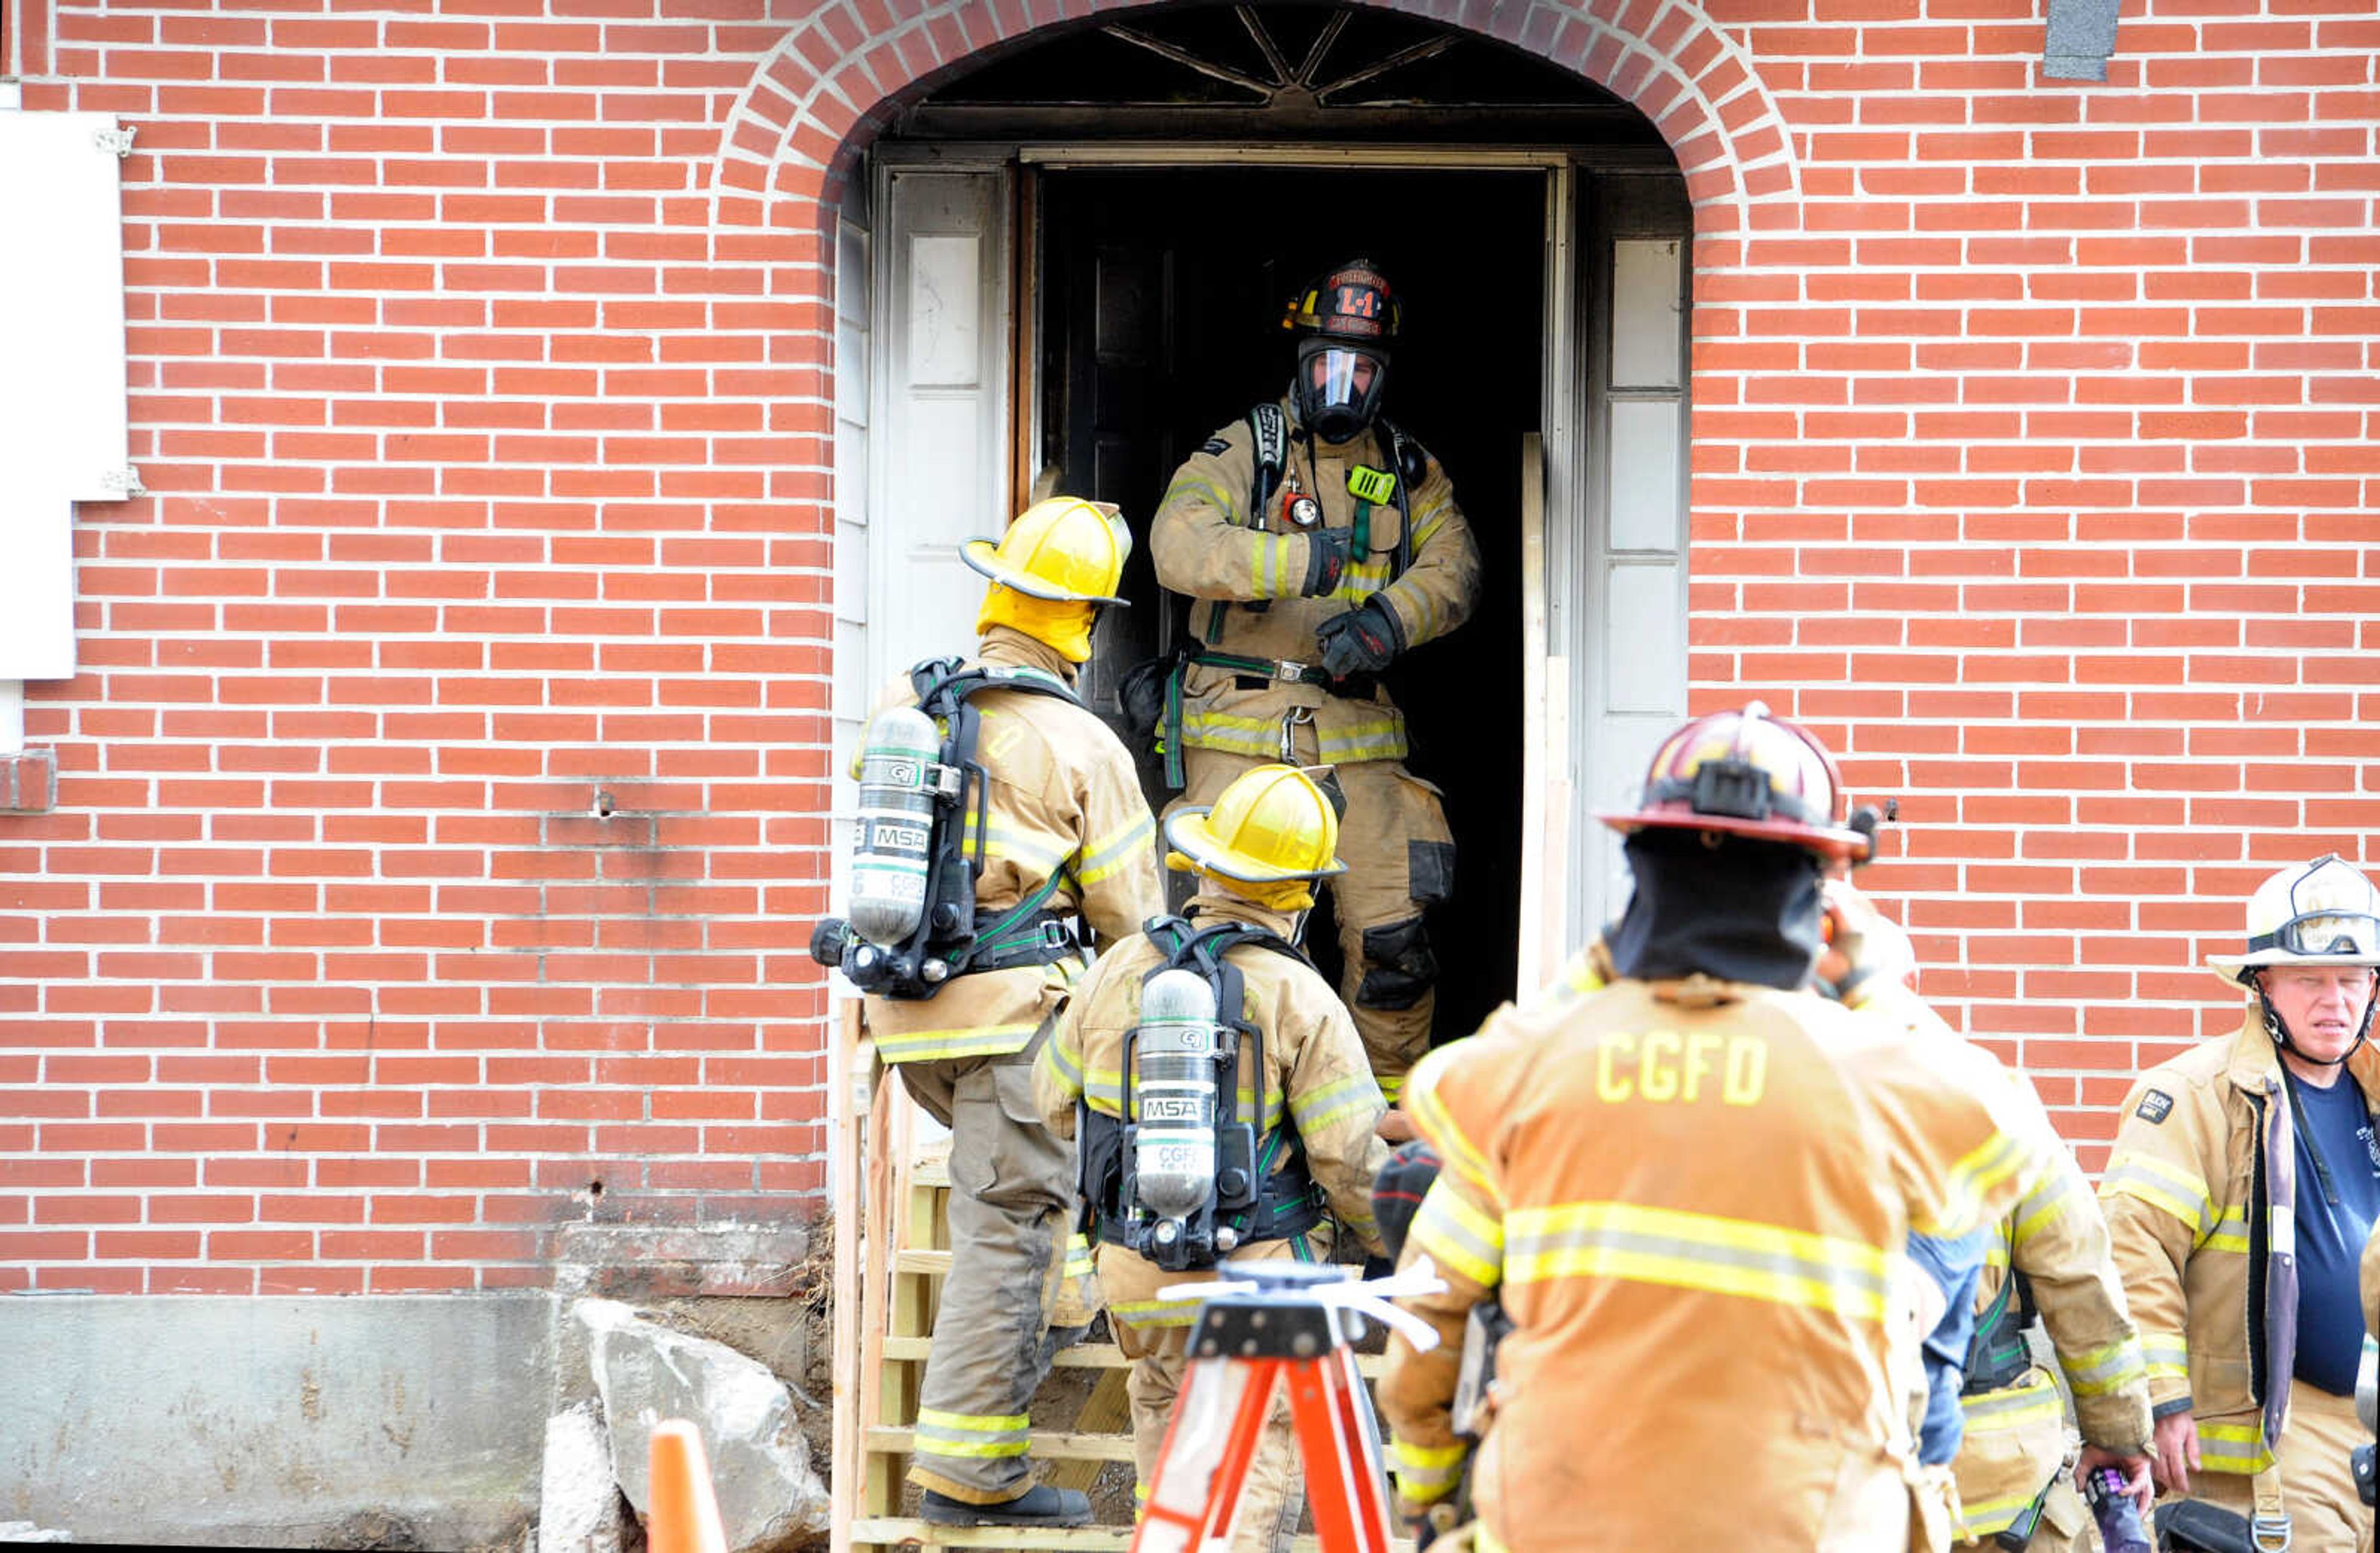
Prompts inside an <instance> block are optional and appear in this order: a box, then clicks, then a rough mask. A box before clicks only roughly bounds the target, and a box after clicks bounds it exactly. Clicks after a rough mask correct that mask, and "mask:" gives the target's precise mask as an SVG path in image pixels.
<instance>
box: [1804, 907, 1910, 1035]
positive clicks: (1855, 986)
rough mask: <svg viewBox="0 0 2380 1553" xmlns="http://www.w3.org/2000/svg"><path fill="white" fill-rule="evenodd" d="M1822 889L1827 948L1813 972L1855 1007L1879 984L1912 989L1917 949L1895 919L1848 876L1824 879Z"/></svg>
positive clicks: (1838, 995)
mask: <svg viewBox="0 0 2380 1553" xmlns="http://www.w3.org/2000/svg"><path fill="white" fill-rule="evenodd" d="M1825 889H1826V902H1827V925H1826V935H1827V947H1826V949H1825V951H1824V952H1821V953H1820V955H1819V956H1818V975H1819V976H1820V977H1823V978H1825V979H1826V980H1827V981H1828V982H1830V983H1832V984H1833V988H1834V993H1835V996H1836V997H1838V998H1840V999H1841V1000H1842V1001H1844V1002H1845V1003H1848V1004H1851V1005H1852V1006H1854V1007H1856V1006H1857V1005H1858V1004H1860V1003H1861V1002H1864V1001H1866V999H1867V998H1868V997H1869V996H1871V995H1873V993H1874V991H1875V990H1876V988H1878V987H1882V986H1884V985H1887V984H1889V983H1892V982H1899V983H1900V985H1901V986H1903V987H1909V988H1914V987H1915V986H1916V985H1917V952H1916V950H1915V948H1914V947H1913V945H1912V944H1911V943H1910V941H1909V934H1908V932H1907V931H1906V930H1905V929H1903V928H1902V927H1901V926H1900V923H1898V922H1895V921H1894V920H1892V918H1890V917H1888V916H1885V915H1884V913H1882V912H1880V911H1878V910H1876V904H1875V903H1874V902H1872V901H1870V900H1869V899H1868V898H1867V897H1866V896H1865V895H1864V894H1862V893H1861V892H1860V891H1859V889H1858V887H1857V886H1855V885H1853V884H1852V883H1851V881H1850V880H1828V881H1827V883H1826V886H1825Z"/></svg>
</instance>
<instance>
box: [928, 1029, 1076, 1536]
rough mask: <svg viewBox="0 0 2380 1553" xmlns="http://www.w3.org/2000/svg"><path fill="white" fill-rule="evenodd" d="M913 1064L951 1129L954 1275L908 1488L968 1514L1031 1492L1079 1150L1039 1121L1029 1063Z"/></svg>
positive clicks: (1029, 1051)
mask: <svg viewBox="0 0 2380 1553" xmlns="http://www.w3.org/2000/svg"><path fill="white" fill-rule="evenodd" d="M1045 1036H1046V1031H1045V1032H1044V1033H1043V1034H1038V1035H1036V1036H1035V1037H1034V1041H1033V1045H1032V1046H1031V1047H1028V1048H1026V1049H1025V1050H1024V1051H1021V1052H1015V1053H1012V1054H1010V1055H1008V1056H1004V1057H953V1058H946V1059H942V1060H939V1061H934V1062H905V1063H902V1064H901V1065H900V1067H901V1082H902V1085H903V1086H904V1087H905V1088H906V1089H907V1090H908V1091H909V1094H910V1095H911V1097H912V1098H915V1099H916V1100H917V1103H918V1105H920V1106H922V1107H924V1108H925V1110H926V1111H927V1112H928V1113H929V1115H931V1116H932V1117H933V1118H934V1119H935V1120H936V1121H938V1122H941V1123H942V1124H943V1125H944V1126H947V1127H948V1128H950V1130H951V1196H950V1231H951V1270H950V1274H949V1276H948V1277H946V1278H944V1279H943V1280H942V1298H941V1308H940V1309H939V1310H938V1311H937V1312H936V1314H935V1316H934V1341H933V1347H932V1349H931V1350H930V1351H929V1353H928V1354H927V1358H926V1378H925V1383H924V1385H923V1387H922V1389H921V1391H920V1394H919V1398H918V1406H917V1438H916V1448H915V1455H914V1456H913V1457H912V1458H911V1462H910V1467H909V1481H911V1482H912V1483H915V1484H917V1485H918V1486H920V1487H925V1488H931V1489H933V1490H934V1491H936V1492H937V1493H941V1494H946V1495H948V1496H949V1497H950V1498H954V1499H958V1500H961V1501H963V1502H965V1503H967V1504H1004V1503H1006V1502H1007V1501H1008V1500H1010V1499H1013V1498H1017V1497H1018V1496H1020V1495H1022V1494H1024V1493H1025V1492H1026V1490H1028V1489H1030V1488H1031V1487H1032V1486H1033V1469H1032V1463H1031V1462H1030V1461H1029V1460H1028V1459H1027V1452H1028V1450H1030V1441H1029V1438H1028V1436H1027V1433H1026V1431H1027V1429H1028V1427H1029V1423H1028V1420H1027V1418H1026V1413H1027V1410H1028V1408H1029V1407H1030V1405H1031V1403H1032V1401H1033V1393H1034V1392H1035V1391H1036V1390H1038V1389H1039V1388H1040V1385H1041V1380H1042V1377H1045V1376H1046V1375H1048V1374H1049V1373H1050V1358H1051V1356H1052V1355H1053V1354H1055V1353H1056V1352H1057V1349H1058V1346H1059V1345H1058V1342H1057V1341H1055V1339H1054V1338H1053V1337H1052V1335H1051V1332H1050V1318H1051V1315H1052V1313H1053V1310H1054V1308H1055V1305H1056V1302H1057V1298H1058V1293H1059V1288H1060V1282H1061V1280H1062V1277H1063V1275H1064V1271H1065V1266H1064V1264H1065V1255H1064V1252H1065V1245H1066V1242H1067V1237H1068V1233H1069V1231H1071V1230H1072V1229H1073V1227H1074V1216H1075V1150H1074V1146H1073V1145H1072V1144H1070V1143H1068V1142H1066V1141H1065V1140H1064V1139H1062V1138H1060V1137H1058V1136H1056V1135H1055V1134H1052V1133H1051V1132H1050V1130H1049V1129H1048V1128H1047V1127H1045V1126H1043V1125H1042V1124H1041V1120H1040V1111H1039V1110H1038V1109H1037V1108H1036V1107H1035V1105H1034V1103H1033V1085H1032V1078H1031V1074H1032V1055H1033V1050H1034V1049H1035V1048H1038V1046H1039V1045H1040V1043H1041V1041H1042V1039H1043V1038H1045Z"/></svg>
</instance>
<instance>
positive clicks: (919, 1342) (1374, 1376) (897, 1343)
mask: <svg viewBox="0 0 2380 1553" xmlns="http://www.w3.org/2000/svg"><path fill="white" fill-rule="evenodd" d="M903 1255H908V1253H904V1254H903ZM933 1347H934V1340H933V1339H931V1338H886V1339H885V1340H884V1357H885V1358H887V1359H898V1360H901V1361H903V1362H905V1363H908V1364H918V1365H922V1364H924V1363H925V1362H926V1355H927V1354H928V1353H931V1352H932V1351H933ZM1388 1363H1389V1356H1388V1355H1387V1354H1385V1353H1358V1354H1356V1355H1355V1368H1356V1370H1357V1371H1358V1372H1359V1373H1360V1374H1362V1376H1363V1377H1364V1378H1365V1379H1366V1380H1378V1379H1379V1378H1380V1371H1381V1370H1383V1369H1385V1368H1387V1367H1388ZM1131 1366H1132V1361H1131V1360H1129V1359H1127V1358H1125V1357H1124V1356H1123V1349H1121V1348H1118V1347H1117V1346H1116V1345H1115V1344H1114V1343H1111V1342H1078V1343H1076V1344H1075V1346H1074V1347H1072V1348H1062V1349H1060V1350H1058V1356H1057V1357H1056V1358H1055V1359H1053V1360H1051V1361H1050V1367H1051V1368H1052V1369H1062V1370H1121V1369H1129V1368H1130V1367H1131Z"/></svg>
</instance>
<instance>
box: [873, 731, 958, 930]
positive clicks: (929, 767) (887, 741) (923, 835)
mask: <svg viewBox="0 0 2380 1553" xmlns="http://www.w3.org/2000/svg"><path fill="white" fill-rule="evenodd" d="M941 753H942V737H941V734H938V733H936V732H935V731H934V720H933V719H932V718H930V717H928V716H927V715H926V714H925V713H924V712H921V711H919V710H917V708H915V707H887V708H886V709H885V710H882V711H880V712H878V713H877V714H876V717H875V719H874V720H873V721H872V722H869V723H868V737H867V739H866V740H865V742H863V743H862V744H861V745H860V746H859V829H858V834H857V837H856V842H855V844H854V845H853V848H852V854H851V926H852V928H854V929H855V930H856V932H857V933H858V934H859V936H860V937H861V938H864V939H866V940H868V941H869V942H870V943H877V944H882V945H885V946H887V947H888V948H889V947H892V946H896V945H898V944H900V943H902V942H904V941H905V940H907V939H908V937H909V935H910V934H912V933H914V932H916V931H917V923H918V921H919V919H920V918H921V917H922V916H924V913H925V909H926V876H927V873H928V872H929V869H930V868H931V867H932V866H933V852H934V762H935V761H936V760H937V759H939V758H941Z"/></svg>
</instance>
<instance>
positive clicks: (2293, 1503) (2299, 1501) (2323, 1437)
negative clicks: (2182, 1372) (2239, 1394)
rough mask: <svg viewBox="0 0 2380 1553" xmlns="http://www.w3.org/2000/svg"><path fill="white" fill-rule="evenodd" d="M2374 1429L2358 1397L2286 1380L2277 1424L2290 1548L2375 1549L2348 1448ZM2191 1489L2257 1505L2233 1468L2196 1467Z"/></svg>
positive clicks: (2310, 1552) (2350, 1552)
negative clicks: (2285, 1407) (2282, 1424)
mask: <svg viewBox="0 0 2380 1553" xmlns="http://www.w3.org/2000/svg"><path fill="white" fill-rule="evenodd" d="M2371 1438H2372V1435H2371V1432H2370V1431H2369V1430H2367V1429H2365V1428H2364V1427H2363V1426H2362V1425H2361V1424H2359V1423H2357V1422H2356V1421H2355V1399H2354V1398H2352V1397H2335V1396H2332V1395H2331V1394H2330V1393H2329V1392H2327V1391H2325V1390H2323V1389H2321V1388H2319V1387H2315V1386H2309V1385H2307V1384H2306V1383H2305V1382H2304V1381H2302V1380H2291V1381H2290V1382H2289V1426H2288V1427H2286V1428H2284V1429H2283V1430H2282V1431H2281V1508H2282V1509H2283V1510H2285V1511H2288V1512H2289V1547H2290V1549H2291V1553H2372V1511H2369V1510H2367V1509H2365V1508H2364V1505H2363V1501H2362V1498H2358V1497H2357V1495H2356V1492H2355V1474H2354V1471H2353V1469H2351V1468H2350V1467H2349V1465H2348V1464H2347V1458H2348V1453H2349V1452H2350V1451H2352V1450H2354V1449H2355V1448H2356V1447H2357V1446H2359V1445H2362V1444H2364V1443H2366V1442H2368V1441H2369V1440H2370V1439H2371ZM2190 1497H2191V1498H2193V1499H2204V1500H2206V1501H2207V1502H2208V1503H2210V1504H2219V1505H2221V1506H2222V1507H2223V1508H2224V1509H2226V1510H2236V1511H2239V1512H2240V1514H2242V1515H2246V1514H2248V1513H2250V1512H2251V1511H2253V1510H2254V1509H2255V1508H2256V1505H2255V1494H2254V1491H2253V1488H2252V1487H2251V1486H2250V1481H2249V1479H2248V1478H2247V1477H2246V1476H2245V1475H2244V1474H2240V1473H2236V1472H2194V1473H2192V1474H2190Z"/></svg>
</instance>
